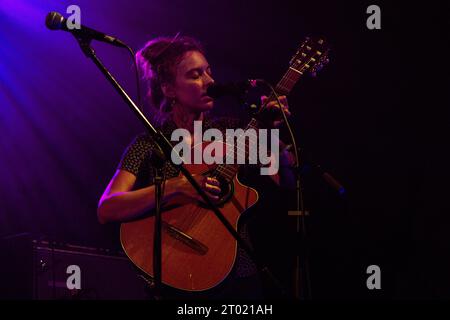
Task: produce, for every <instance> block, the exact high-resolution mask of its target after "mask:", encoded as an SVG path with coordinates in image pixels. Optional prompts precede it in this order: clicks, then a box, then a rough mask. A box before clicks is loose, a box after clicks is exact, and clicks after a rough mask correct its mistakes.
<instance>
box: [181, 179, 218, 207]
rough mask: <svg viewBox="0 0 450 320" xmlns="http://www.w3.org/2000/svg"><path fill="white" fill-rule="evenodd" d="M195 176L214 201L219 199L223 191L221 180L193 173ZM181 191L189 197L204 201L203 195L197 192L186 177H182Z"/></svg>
mask: <svg viewBox="0 0 450 320" xmlns="http://www.w3.org/2000/svg"><path fill="white" fill-rule="evenodd" d="M192 176H193V178H194V179H195V180H196V181H197V183H198V184H199V185H200V186H201V188H202V189H203V190H204V191H205V192H206V194H207V195H208V196H209V198H210V199H211V200H213V201H217V200H219V194H220V192H221V189H220V182H219V181H218V180H217V179H216V178H213V177H208V176H202V175H198V174H193V175H192ZM180 179H181V182H180V187H179V191H180V192H181V193H182V194H183V195H185V196H188V197H189V198H193V199H195V200H198V201H203V199H202V197H201V196H200V195H199V194H198V193H197V191H196V190H195V189H194V187H193V186H192V185H191V183H190V182H189V181H188V180H187V179H186V177H184V176H183V177H181V178H180Z"/></svg>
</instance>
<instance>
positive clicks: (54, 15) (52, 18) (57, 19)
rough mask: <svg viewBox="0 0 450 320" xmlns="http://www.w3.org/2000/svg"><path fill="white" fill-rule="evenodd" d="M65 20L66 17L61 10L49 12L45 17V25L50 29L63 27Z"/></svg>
mask: <svg viewBox="0 0 450 320" xmlns="http://www.w3.org/2000/svg"><path fill="white" fill-rule="evenodd" d="M63 22H64V17H63V16H62V15H61V14H60V13H59V12H55V11H52V12H49V13H48V14H47V17H46V18H45V25H46V26H47V28H49V29H50V30H59V29H62V25H63Z"/></svg>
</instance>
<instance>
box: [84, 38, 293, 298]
mask: <svg viewBox="0 0 450 320" xmlns="http://www.w3.org/2000/svg"><path fill="white" fill-rule="evenodd" d="M76 39H77V40H78V43H79V44H80V47H81V49H82V51H83V52H84V54H85V55H86V56H87V57H88V58H90V59H91V60H92V61H93V62H94V63H95V65H96V66H97V67H98V68H99V69H100V71H101V72H102V73H103V75H104V76H105V77H106V78H107V79H108V81H109V82H110V83H111V84H112V85H113V86H114V88H115V89H116V90H117V92H118V93H119V94H120V95H121V96H122V98H123V99H124V100H125V102H126V103H127V104H128V106H129V107H130V108H131V110H132V111H133V112H134V113H135V114H136V116H137V117H138V118H139V120H141V121H142V122H143V124H144V126H145V127H146V129H147V130H148V133H149V134H150V135H151V137H152V139H153V140H154V141H155V143H156V144H157V145H158V146H159V148H160V150H161V151H162V153H161V154H160V155H159V154H158V155H159V156H160V161H161V162H165V161H171V162H172V164H173V165H174V166H175V167H176V168H178V169H179V170H180V171H181V173H182V174H183V175H184V176H185V177H186V179H187V180H188V181H189V183H190V184H191V185H192V186H193V187H194V189H195V190H196V192H197V193H198V194H199V195H200V196H201V197H202V199H203V201H204V202H205V203H206V204H207V205H208V207H209V208H210V209H211V210H212V211H213V212H214V214H215V215H216V217H217V218H218V219H219V220H220V222H221V223H222V224H223V225H224V226H225V228H226V229H227V231H228V232H229V233H230V234H231V235H232V236H233V237H234V238H235V239H236V241H237V243H238V245H239V246H240V247H241V248H243V249H244V250H245V251H246V252H247V254H248V255H249V256H250V258H251V259H252V260H253V261H254V262H255V264H256V265H257V266H258V269H259V270H260V271H261V272H263V273H265V274H266V275H267V277H268V278H269V279H270V280H271V281H272V282H273V284H274V285H275V286H276V287H277V288H278V289H279V290H280V292H281V293H282V295H283V296H286V290H285V289H284V288H283V286H282V285H281V283H280V282H279V281H278V279H276V278H275V276H274V275H273V274H272V273H271V272H270V270H269V269H268V267H267V266H262V263H261V261H260V259H259V258H258V257H257V256H256V255H255V253H254V251H253V250H252V249H251V248H250V246H249V245H248V244H247V243H246V242H245V241H244V240H242V238H241V237H240V236H239V234H238V233H237V231H236V230H235V229H234V227H233V226H232V225H231V224H230V223H229V222H228V220H227V219H226V218H225V216H224V215H223V214H222V212H220V210H219V209H218V208H217V206H216V205H214V203H213V202H212V201H211V199H210V198H209V197H208V195H207V194H206V192H205V191H204V190H203V189H202V188H201V187H200V185H199V184H198V182H197V181H196V180H195V179H194V178H193V177H192V175H191V173H190V172H189V171H188V170H187V169H186V168H185V167H184V166H183V165H176V164H174V163H173V161H172V158H171V155H172V151H173V146H172V144H171V143H170V141H169V140H167V138H166V137H165V136H164V134H163V133H162V132H160V131H158V130H156V129H155V128H154V127H153V125H152V124H151V123H150V121H148V119H147V118H146V117H145V115H144V114H143V113H142V112H141V110H140V109H139V107H138V106H137V105H136V104H135V103H134V102H133V100H132V99H131V98H130V96H129V95H128V94H127V93H126V91H125V90H124V89H123V88H122V86H121V85H120V84H119V83H118V82H117V80H116V79H115V78H114V77H113V76H112V75H111V73H110V72H109V71H108V69H106V67H105V66H104V65H103V63H102V62H101V61H100V60H99V59H98V57H97V56H96V54H95V51H94V50H93V49H92V48H91V47H90V42H91V40H92V39H90V38H89V37H88V36H76ZM155 154H156V153H155ZM174 154H177V153H176V152H175V153H174ZM158 232H159V234H161V230H158ZM158 276H159V277H160V275H158Z"/></svg>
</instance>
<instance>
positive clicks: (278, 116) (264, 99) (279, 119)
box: [261, 96, 291, 128]
mask: <svg viewBox="0 0 450 320" xmlns="http://www.w3.org/2000/svg"><path fill="white" fill-rule="evenodd" d="M278 98H279V100H280V103H281V108H283V111H284V112H285V113H286V116H288V117H289V116H290V115H291V112H290V111H289V105H288V101H287V97H286V96H279V97H278ZM267 99H268V97H267V96H261V105H264V103H266V102H267ZM266 109H267V110H269V111H270V110H278V112H276V117H275V119H271V120H272V121H273V122H272V127H273V128H278V127H279V126H280V125H281V124H282V123H283V122H284V120H283V115H282V114H281V110H280V105H279V104H278V101H277V100H273V101H270V102H269V103H267V105H266Z"/></svg>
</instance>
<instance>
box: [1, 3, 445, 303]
mask: <svg viewBox="0 0 450 320" xmlns="http://www.w3.org/2000/svg"><path fill="white" fill-rule="evenodd" d="M71 4H77V5H78V6H80V8H81V22H82V24H84V25H87V26H90V27H92V28H95V29H98V30H102V31H104V32H106V33H109V34H113V35H116V36H117V37H118V38H120V39H122V40H123V41H125V42H127V43H128V44H130V45H131V46H132V47H133V48H134V49H139V48H140V47H142V46H143V45H144V44H145V42H146V41H147V40H149V39H151V38H153V37H155V36H160V35H169V36H170V35H174V34H176V33H177V32H181V34H183V35H191V36H194V37H197V38H198V39H199V40H200V41H202V42H203V43H204V45H205V47H206V50H207V53H208V54H207V57H208V60H209V62H210V64H211V65H212V67H213V72H214V75H215V78H216V80H218V81H225V80H240V79H246V78H264V79H267V80H269V81H271V82H272V83H276V82H277V81H278V80H279V78H280V76H281V75H282V74H283V73H284V72H285V70H286V69H287V66H288V61H289V59H290V57H291V56H292V54H293V53H294V52H295V50H296V48H297V46H298V45H299V44H300V42H301V41H302V39H303V38H304V37H305V36H308V35H321V36H324V37H325V38H326V39H327V41H328V42H329V43H330V45H331V47H332V52H331V56H330V57H331V58H330V59H331V62H330V63H329V65H328V66H327V67H326V68H325V69H324V70H323V71H322V72H321V73H320V74H319V76H318V77H317V78H311V77H305V78H303V79H302V80H301V81H300V83H299V84H298V85H297V86H296V87H295V89H294V90H293V92H292V94H291V96H290V97H289V102H290V108H291V110H292V113H293V116H292V117H291V121H292V124H293V126H294V127H295V131H296V134H297V137H298V141H299V144H300V146H301V147H302V150H304V151H303V155H304V156H305V159H306V158H308V157H313V158H314V160H315V161H316V162H317V163H319V164H320V165H321V166H322V167H323V168H325V169H326V170H328V172H330V173H331V174H332V175H333V176H334V177H335V178H337V179H338V180H339V181H340V182H341V183H342V184H343V185H344V186H345V187H346V190H347V197H346V198H345V199H343V198H340V197H339V196H338V195H337V194H336V193H335V192H334V190H333V189H331V188H330V187H329V186H328V185H327V184H326V183H325V182H324V181H323V180H322V179H321V178H320V177H319V176H317V175H314V174H313V173H311V172H307V171H304V173H305V174H304V185H303V186H304V188H305V197H306V206H307V208H308V209H309V210H310V211H311V214H312V215H311V217H310V219H309V220H310V224H309V228H308V235H309V244H310V250H311V255H310V260H311V261H310V262H311V270H312V272H311V280H312V286H313V297H314V298H316V299H323V298H326V299H345V298H362V299H379V298H387V299H390V298H448V297H450V290H449V289H448V288H450V276H449V271H448V270H450V263H449V262H450V259H449V257H448V255H449V252H450V250H449V249H450V248H449V247H450V236H449V233H448V231H447V228H448V226H449V225H450V224H449V222H450V218H449V217H448V213H449V211H450V210H449V205H448V202H447V198H448V195H447V192H446V191H447V190H448V181H449V180H448V179H449V174H448V170H447V164H448V162H447V157H446V154H447V152H446V151H447V148H448V141H447V137H448V133H447V131H448V122H449V113H448V106H449V101H448V85H449V81H448V69H447V68H446V67H447V64H446V62H447V61H446V60H447V55H446V51H445V50H446V46H447V45H448V41H449V39H448V17H447V15H446V13H448V12H449V10H448V9H449V8H448V6H446V5H444V1H442V2H438V1H433V2H429V1H427V2H421V3H417V4H413V3H412V2H397V1H396V2H395V3H394V2H387V1H375V2H372V1H360V2H353V3H347V2H342V1H320V2H311V1H291V2H289V1H276V2H275V1H273V2H270V1H221V2H219V1H195V2H192V1H124V0H119V1H114V2H111V1H95V2H92V1H76V3H75V2H74V1H62V3H53V4H49V3H48V2H47V1H37V0H36V1H32V0H30V1H25V0H19V1H10V0H1V1H0V5H1V7H0V39H1V46H0V83H1V91H0V105H1V108H0V128H1V132H0V170H1V183H0V195H1V206H0V235H11V234H15V233H20V232H30V233H32V234H35V235H37V236H38V235H39V236H44V237H46V238H48V239H52V240H58V241H65V242H69V243H76V244H83V245H87V246H99V247H111V246H113V245H114V244H115V243H117V238H115V236H114V233H113V232H112V231H111V230H112V229H113V228H112V227H104V226H101V225H99V224H98V222H97V219H96V206H97V202H98V199H99V197H100V195H101V194H102V192H103V190H104V188H105V187H106V185H107V183H108V181H109V179H110V178H111V177H112V174H113V173H114V171H115V169H116V166H117V164H118V161H119V159H120V156H121V154H122V152H123V150H124V148H125V147H126V146H127V145H128V143H129V142H130V141H131V140H132V139H133V137H134V136H135V135H136V134H138V133H139V132H141V131H142V130H143V128H142V126H141V125H140V123H139V122H138V121H137V120H136V119H135V117H134V115H133V114H131V112H130V111H129V110H128V107H127V106H126V105H124V103H123V102H122V100H121V98H120V97H119V96H118V95H117V93H116V92H114V90H113V89H112V88H111V86H110V85H109V83H108V82H107V81H106V80H105V79H104V77H103V76H102V75H101V73H100V72H99V71H98V70H97V69H96V67H95V66H94V65H93V64H92V62H90V61H89V60H88V59H87V58H86V57H85V56H84V55H83V54H82V52H81V51H80V49H79V48H78V45H77V43H76V41H75V40H74V39H73V38H72V36H70V35H69V34H67V33H63V32H51V31H49V30H47V29H46V28H45V26H44V19H45V15H46V14H47V12H49V11H59V12H61V13H63V14H65V11H66V8H67V6H68V5H71ZM371 4H377V5H379V6H380V8H381V23H382V29H381V30H368V29H367V28H366V19H367V17H368V14H366V8H367V7H368V6H369V5H371ZM94 47H95V49H96V51H97V54H98V56H99V57H100V58H101V59H102V60H103V61H104V62H105V64H106V65H107V66H108V67H110V70H111V71H112V72H113V74H115V75H116V76H117V78H118V80H119V81H120V82H121V83H122V84H123V85H124V87H125V88H126V89H127V90H128V91H129V92H130V94H131V95H132V96H133V97H135V96H136V95H135V92H136V89H135V82H134V75H133V69H132V64H131V60H130V58H129V56H128V54H127V52H126V51H124V50H121V49H117V48H113V47H110V46H108V45H105V44H101V43H94ZM219 109H220V108H219ZM217 113H218V114H226V115H236V114H242V115H244V114H245V111H243V110H240V108H239V106H237V105H232V104H230V105H227V106H226V107H225V108H224V107H222V108H221V109H220V110H218V111H217ZM263 193H264V192H263ZM264 194H265V195H266V194H267V195H266V196H265V197H264V198H263V202H262V204H261V205H260V207H259V211H261V212H262V213H261V214H260V217H258V218H260V220H259V222H255V225H254V226H253V229H252V230H253V232H254V237H255V246H256V248H257V251H258V253H259V254H261V255H262V256H263V257H265V258H266V259H267V261H268V263H269V264H270V265H271V266H272V267H273V269H274V271H276V272H277V273H278V274H279V275H280V278H282V280H283V282H284V284H285V285H286V286H288V287H290V286H291V285H292V281H290V279H291V275H292V271H293V270H292V269H293V262H292V261H293V260H292V259H291V256H292V254H293V248H295V247H297V246H296V243H295V240H294V239H295V237H294V235H292V230H293V226H294V225H295V221H294V220H292V219H289V218H288V217H287V216H286V211H287V210H288V209H292V205H293V203H292V200H293V196H294V195H293V194H291V193H286V192H280V191H279V190H278V191H277V190H274V191H273V192H265V193H264ZM256 211H258V210H256ZM255 221H257V220H256V219H255ZM252 223H253V222H252ZM271 235H272V236H273V237H274V238H275V239H276V240H274V241H272V240H269V239H271V238H270V237H269V236H271ZM372 264H375V265H379V266H380V268H381V272H382V280H381V285H382V290H378V291H369V290H368V289H367V288H366V278H367V277H368V275H367V274H366V268H367V267H368V266H369V265H372ZM268 290H269V293H270V292H271V291H270V289H268Z"/></svg>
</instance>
